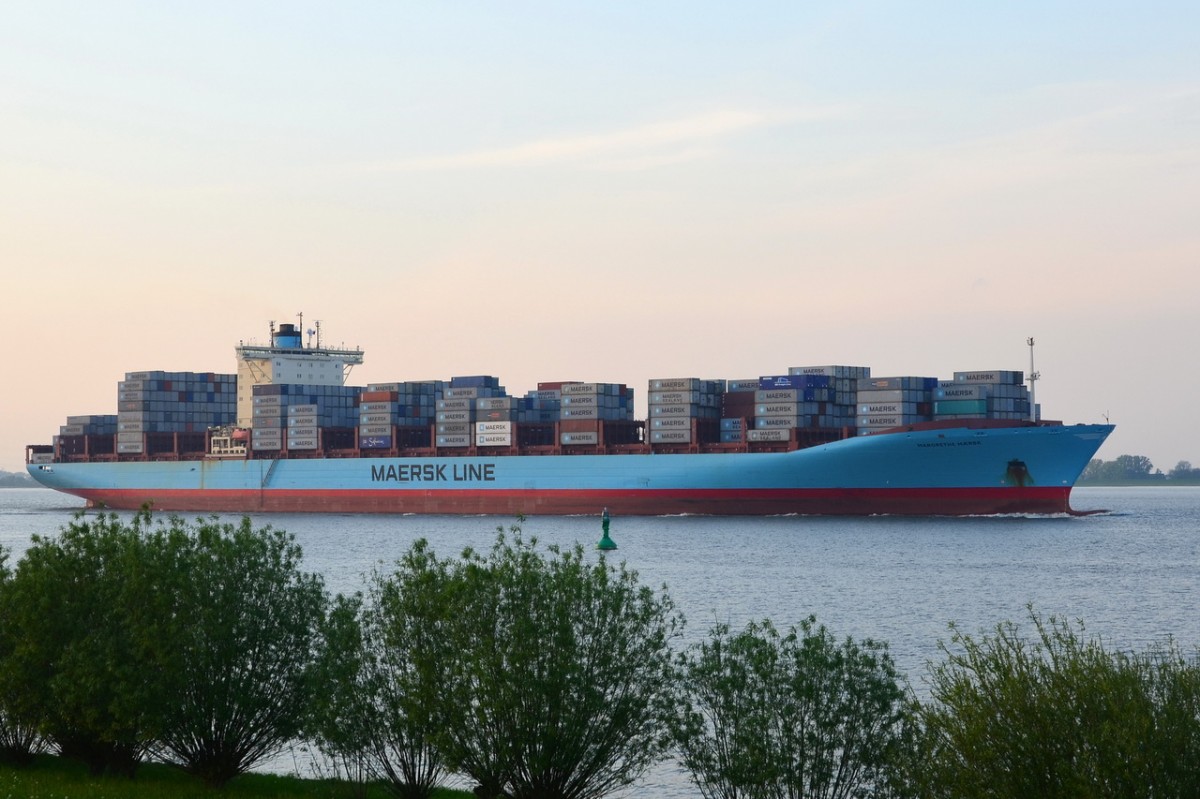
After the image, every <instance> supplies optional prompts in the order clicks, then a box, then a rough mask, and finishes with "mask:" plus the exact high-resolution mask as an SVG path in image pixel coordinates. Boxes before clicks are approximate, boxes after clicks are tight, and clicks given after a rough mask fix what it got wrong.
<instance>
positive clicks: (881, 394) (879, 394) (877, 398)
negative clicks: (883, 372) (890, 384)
mask: <svg viewBox="0 0 1200 799" xmlns="http://www.w3.org/2000/svg"><path fill="white" fill-rule="evenodd" d="M858 401H859V402H903V401H904V390H903V389H900V388H895V389H883V390H878V391H861V390H860V391H859V392H858Z"/></svg>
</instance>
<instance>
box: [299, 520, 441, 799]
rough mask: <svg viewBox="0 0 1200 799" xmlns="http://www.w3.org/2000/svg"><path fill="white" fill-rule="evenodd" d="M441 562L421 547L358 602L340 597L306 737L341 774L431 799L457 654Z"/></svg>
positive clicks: (407, 796) (408, 798)
mask: <svg viewBox="0 0 1200 799" xmlns="http://www.w3.org/2000/svg"><path fill="white" fill-rule="evenodd" d="M450 584H451V583H450V580H449V575H448V571H447V566H446V564H444V563H442V562H440V561H438V560H437V559H436V558H435V557H434V556H433V554H432V553H431V552H430V551H429V549H428V546H427V544H426V542H425V541H423V540H422V541H418V542H417V543H416V544H414V545H413V547H412V548H411V549H410V550H409V552H408V553H407V554H406V555H405V556H404V558H403V559H401V561H400V562H399V564H398V565H397V569H396V571H395V572H394V573H393V574H391V575H383V574H381V573H378V572H377V573H376V574H375V575H374V577H373V579H372V583H371V586H370V589H369V591H368V599H369V601H368V602H367V603H366V604H365V605H364V602H363V600H362V598H361V597H358V596H355V597H349V598H347V597H339V598H338V600H337V602H336V603H335V607H334V610H333V612H332V613H331V614H330V616H329V623H328V624H327V625H326V629H325V636H324V640H325V646H324V652H323V655H322V658H321V662H322V674H323V678H324V681H325V684H326V690H324V691H321V692H319V693H318V696H317V701H316V704H315V707H314V716H313V724H312V731H311V735H312V737H313V738H315V740H316V741H317V744H318V746H319V748H320V749H321V750H322V752H324V753H325V754H326V756H328V757H330V758H332V759H333V760H334V761H335V762H339V763H341V765H342V768H343V770H344V771H345V772H346V773H347V774H362V775H364V776H370V777H373V778H375V779H378V780H381V781H384V782H385V783H387V784H388V785H389V786H390V787H391V789H392V791H393V793H394V794H396V795H397V796H400V797H403V798H404V799H428V797H430V796H432V795H433V793H434V789H435V788H436V786H437V785H438V784H439V782H441V780H442V779H443V778H444V777H445V776H446V767H445V765H444V763H443V760H442V757H441V754H440V752H439V750H438V749H437V747H436V746H435V741H436V740H437V738H438V736H439V734H440V733H441V732H442V730H443V728H444V725H445V724H446V723H447V719H446V716H447V707H446V704H445V698H444V692H446V691H447V690H448V683H447V673H448V669H447V666H448V664H449V663H450V662H451V660H453V659H454V658H458V657H460V656H461V652H460V651H459V649H458V648H457V644H456V641H455V640H454V639H453V637H452V636H450V635H448V634H447V630H448V626H449V623H450V621H451V618H450V616H449V614H451V613H453V612H454V604H453V598H452V597H451V596H450V595H449V594H448V592H447V588H449V586H450Z"/></svg>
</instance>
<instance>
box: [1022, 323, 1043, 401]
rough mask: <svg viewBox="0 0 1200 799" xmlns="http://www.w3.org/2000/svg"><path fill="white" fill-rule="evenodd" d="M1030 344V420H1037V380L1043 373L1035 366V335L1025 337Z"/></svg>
mask: <svg viewBox="0 0 1200 799" xmlns="http://www.w3.org/2000/svg"><path fill="white" fill-rule="evenodd" d="M1025 343H1026V344H1028V345H1029V421H1031V422H1036V421H1037V381H1038V378H1040V377H1041V376H1042V375H1041V373H1039V372H1038V371H1037V370H1035V369H1034V368H1033V336H1030V337H1029V338H1027V339H1025Z"/></svg>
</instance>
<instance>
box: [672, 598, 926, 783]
mask: <svg viewBox="0 0 1200 799" xmlns="http://www.w3.org/2000/svg"><path fill="white" fill-rule="evenodd" d="M680 663H681V667H682V678H683V684H684V685H685V686H687V691H686V694H687V696H686V701H685V704H684V707H683V709H682V712H681V714H680V715H679V716H678V717H677V718H676V719H675V722H674V724H673V725H672V732H673V737H674V739H675V742H676V745H677V747H678V750H679V753H680V757H681V760H682V762H683V765H684V766H685V767H686V768H687V769H688V770H689V771H690V772H691V774H692V779H693V781H694V782H695V784H696V786H697V787H698V788H699V789H700V792H701V794H702V795H703V796H705V797H706V798H707V799H736V798H738V797H799V796H804V797H848V796H867V795H883V794H886V793H887V791H888V790H889V778H888V773H889V769H890V768H891V767H892V766H893V765H894V764H895V763H897V762H899V759H900V756H901V755H902V746H903V744H902V740H903V738H902V730H903V721H904V701H903V700H904V690H903V688H902V687H901V685H900V681H899V677H898V675H897V672H896V669H895V666H894V665H893V663H892V660H891V658H890V656H889V655H888V654H887V648H886V646H885V645H883V644H880V643H875V642H873V641H871V640H867V641H864V642H862V643H861V644H856V643H855V642H854V641H853V640H852V639H850V638H847V639H846V640H845V641H843V642H842V643H841V644H838V643H837V642H836V641H835V640H834V638H833V636H832V635H831V634H830V633H829V632H828V631H827V630H826V629H825V627H823V626H817V625H816V620H815V618H813V617H809V618H808V619H805V620H804V621H803V622H801V623H800V626H799V628H795V627H793V628H792V629H791V630H790V631H789V632H788V634H787V635H785V636H781V635H780V634H779V633H778V632H777V631H776V630H775V628H774V627H773V626H772V625H771V623H770V622H769V621H764V622H762V623H761V624H754V623H752V624H750V625H748V626H747V627H746V628H745V630H743V631H742V632H740V633H737V634H733V633H731V632H730V629H729V626H728V625H725V624H721V625H717V626H716V627H715V628H714V629H713V630H712V631H711V633H710V637H709V640H708V641H705V642H701V643H700V644H697V645H696V646H694V647H692V648H691V649H690V650H689V651H688V652H686V653H684V655H683V656H682V657H681V660H680Z"/></svg>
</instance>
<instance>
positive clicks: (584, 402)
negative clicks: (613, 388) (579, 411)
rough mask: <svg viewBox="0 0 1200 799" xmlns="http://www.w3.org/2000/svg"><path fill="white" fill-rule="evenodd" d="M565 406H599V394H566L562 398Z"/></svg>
mask: <svg viewBox="0 0 1200 799" xmlns="http://www.w3.org/2000/svg"><path fill="white" fill-rule="evenodd" d="M562 405H563V407H564V408H567V407H571V408H586V407H589V406H591V407H599V406H600V402H599V395H597V394H564V396H563V398H562Z"/></svg>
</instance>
